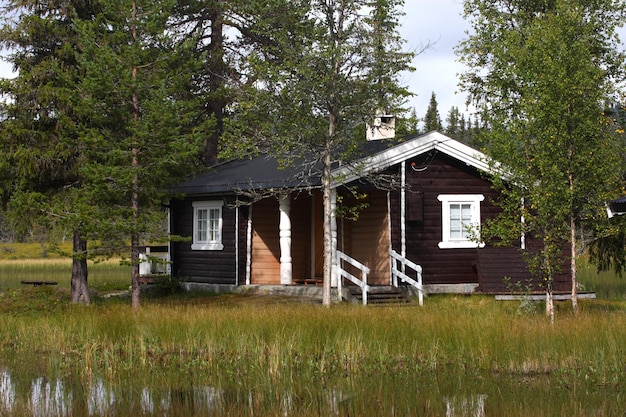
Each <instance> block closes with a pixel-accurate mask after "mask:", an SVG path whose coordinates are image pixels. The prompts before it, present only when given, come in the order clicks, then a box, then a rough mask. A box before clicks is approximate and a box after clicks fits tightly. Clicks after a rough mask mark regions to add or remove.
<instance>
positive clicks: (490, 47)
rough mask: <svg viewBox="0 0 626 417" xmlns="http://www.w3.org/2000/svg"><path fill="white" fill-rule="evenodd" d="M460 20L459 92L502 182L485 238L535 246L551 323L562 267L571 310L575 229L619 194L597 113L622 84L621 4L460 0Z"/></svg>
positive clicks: (607, 132)
mask: <svg viewBox="0 0 626 417" xmlns="http://www.w3.org/2000/svg"><path fill="white" fill-rule="evenodd" d="M465 17H466V18H467V19H468V20H469V22H470V24H471V26H472V29H473V33H471V34H470V35H469V37H468V38H467V39H466V40H464V41H463V42H462V43H461V44H460V46H459V49H458V52H459V54H460V56H461V59H462V61H464V63H465V64H466V65H467V66H468V67H469V70H468V71H467V72H466V73H465V74H464V75H463V77H462V86H463V88H464V89H465V90H466V91H467V92H468V93H469V98H470V100H471V102H472V103H473V104H474V105H475V106H476V108H477V109H478V111H479V113H480V116H481V120H482V121H483V122H484V123H485V124H486V127H487V129H485V130H483V131H482V132H481V133H482V138H481V139H482V140H483V142H482V143H485V144H486V148H485V151H486V153H487V154H488V155H489V156H490V157H491V158H493V160H497V161H499V162H500V163H502V164H503V165H504V166H505V167H506V169H507V174H508V175H509V176H508V181H507V183H506V184H505V183H503V182H500V183H499V184H498V185H499V186H500V189H501V190H502V191H503V199H502V200H501V201H500V203H501V205H502V207H503V213H502V215H501V216H500V217H499V218H498V219H497V220H496V221H495V222H494V223H492V224H491V225H490V226H491V227H490V229H491V233H492V234H495V235H497V236H498V237H500V238H505V240H507V241H515V240H517V241H519V238H520V236H522V235H526V236H529V237H533V238H535V239H537V240H538V241H540V242H541V247H540V248H538V250H537V252H536V253H535V254H534V255H533V256H532V257H531V266H533V269H534V271H535V272H536V273H537V274H538V275H539V276H540V277H541V278H542V280H543V282H544V285H545V289H546V296H547V303H546V313H547V314H548V315H549V316H550V318H551V320H554V308H553V302H552V300H553V284H554V279H555V277H556V276H557V274H558V273H560V272H562V266H563V265H564V263H565V262H567V263H568V264H569V270H570V272H571V276H572V287H571V299H572V307H573V310H574V312H577V311H578V302H577V275H576V247H577V234H576V230H577V227H578V226H579V225H581V224H585V223H590V222H591V223H592V222H593V221H594V219H595V218H597V216H598V215H599V213H601V211H602V210H603V206H604V201H606V199H607V198H608V197H609V196H610V195H611V193H615V192H616V191H618V190H619V180H620V178H619V176H620V175H619V174H620V173H621V164H623V161H621V160H620V155H622V151H621V146H622V143H621V141H620V140H618V139H617V137H616V136H615V135H614V132H613V129H612V125H611V124H610V123H607V120H606V118H605V116H604V115H603V112H602V106H603V104H604V102H606V101H607V100H610V99H611V98H612V94H613V93H614V91H613V86H615V85H617V83H619V82H620V81H622V80H623V65H624V57H623V55H622V54H620V53H619V52H618V51H619V49H618V46H619V41H618V39H617V36H616V32H615V31H616V29H617V28H618V27H619V26H620V25H621V24H622V22H623V19H624V3H623V2H622V1H613V0H599V1H593V2H588V1H578V0H536V1H530V2H520V1H517V0H498V1H486V0H467V1H466V2H465ZM496 181H498V179H496ZM522 201H523V202H524V203H523V204H522ZM520 218H523V219H524V222H521V221H520ZM488 229H489V227H488ZM566 245H567V246H568V247H569V250H568V251H566V252H567V255H565V254H564V251H563V248H564V246H566Z"/></svg>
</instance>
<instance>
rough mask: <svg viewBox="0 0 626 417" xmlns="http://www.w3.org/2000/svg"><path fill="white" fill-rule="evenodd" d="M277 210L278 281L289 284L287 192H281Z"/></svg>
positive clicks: (290, 274)
mask: <svg viewBox="0 0 626 417" xmlns="http://www.w3.org/2000/svg"><path fill="white" fill-rule="evenodd" d="M278 203H279V205H278V210H279V212H280V223H279V229H280V235H279V236H280V283H281V285H289V284H291V282H292V266H291V219H290V218H289V211H290V210H291V197H290V195H289V194H282V195H281V196H280V198H279V200H278Z"/></svg>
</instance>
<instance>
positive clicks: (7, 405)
mask: <svg viewBox="0 0 626 417" xmlns="http://www.w3.org/2000/svg"><path fill="white" fill-rule="evenodd" d="M24 382H25V381H20V382H18V381H17V380H16V378H15V377H14V376H12V375H11V373H10V371H9V369H8V368H0V415H14V414H20V415H26V416H34V417H70V416H93V417H100V416H127V415H136V414H139V415H146V416H167V415H227V414H228V412H227V410H232V409H233V408H234V407H241V406H243V409H244V410H245V409H246V408H247V411H246V412H244V414H247V415H257V414H259V413H258V411H259V410H268V404H267V403H270V406H269V407H276V408H278V410H274V411H278V413H275V412H271V413H270V414H272V415H282V416H292V415H299V411H298V410H299V408H300V407H301V406H302V403H303V402H307V400H306V399H304V398H302V396H301V395H297V394H296V393H294V392H290V391H282V392H281V393H280V395H278V396H277V395H276V393H275V392H272V389H271V387H264V388H262V389H260V390H256V391H255V390H231V391H230V392H227V391H225V390H223V389H220V388H216V387H212V386H199V387H193V388H190V389H185V390H176V389H172V388H166V389H155V388H150V387H147V386H145V387H142V388H140V389H139V390H133V389H132V388H131V387H124V388H121V387H113V386H111V385H110V384H109V383H108V382H107V381H106V380H104V379H102V378H93V380H92V381H91V382H90V383H89V384H87V385H86V386H84V387H82V386H78V385H79V384H77V385H75V386H72V385H71V384H69V383H66V382H64V381H63V380H62V379H58V378H47V377H37V378H35V379H33V380H32V381H31V382H30V384H28V383H24ZM19 387H21V388H19ZM116 389H117V391H116ZM122 390H124V391H122ZM314 396H315V397H317V398H319V399H321V400H322V402H323V403H325V404H324V405H323V407H322V408H323V409H324V410H325V411H324V412H323V413H322V414H324V415H335V416H339V415H343V414H345V413H343V412H342V409H345V407H346V406H347V404H349V401H350V399H351V396H350V395H348V394H346V393H345V392H343V391H342V390H340V389H337V388H329V389H328V390H325V391H322V392H321V393H317V394H315V395H314ZM276 397H278V401H275V400H276ZM309 400H310V399H309ZM314 408H317V407H314ZM344 411H345V410H344Z"/></svg>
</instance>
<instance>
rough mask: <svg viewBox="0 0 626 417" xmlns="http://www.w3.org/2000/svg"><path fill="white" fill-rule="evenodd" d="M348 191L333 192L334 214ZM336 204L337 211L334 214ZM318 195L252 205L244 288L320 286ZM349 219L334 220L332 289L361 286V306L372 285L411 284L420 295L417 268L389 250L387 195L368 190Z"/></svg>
mask: <svg viewBox="0 0 626 417" xmlns="http://www.w3.org/2000/svg"><path fill="white" fill-rule="evenodd" d="M350 199H351V194H350V193H349V192H348V191H343V192H342V191H341V190H339V191H335V192H334V193H333V197H332V201H333V207H334V210H333V212H335V213H340V214H341V213H345V212H346V210H343V209H342V207H341V204H346V205H348V204H351V203H352V202H350ZM337 201H339V202H340V203H339V209H338V210H337ZM322 203H323V202H322V196H321V193H320V192H319V191H314V192H310V193H309V192H306V193H304V192H299V193H297V192H294V193H291V194H284V195H282V196H280V197H279V198H266V199H263V200H261V201H258V202H256V203H254V204H253V205H252V206H251V210H250V219H249V222H248V226H247V227H248V230H247V236H248V238H247V242H246V247H247V265H248V267H247V268H246V280H245V283H246V284H247V285H284V286H288V285H289V286H293V285H305V286H306V285H308V286H321V285H322V279H323V264H324V262H323V260H324V259H323V257H324V250H323V249H324V245H323V212H322V207H323V204H322ZM359 203H360V205H361V206H362V207H361V208H360V209H359V210H358V212H356V213H353V215H352V216H343V215H339V216H338V217H335V216H333V217H332V222H331V230H332V245H333V254H334V256H333V268H332V282H331V286H332V287H333V288H336V289H337V294H338V295H339V297H341V294H342V293H343V291H342V287H346V286H352V287H358V288H360V290H361V292H362V300H363V303H364V304H366V303H367V293H368V292H369V291H370V289H371V288H372V287H384V286H390V287H391V286H393V287H398V285H399V284H400V283H402V282H409V283H410V284H411V285H414V286H415V287H417V288H419V289H420V291H418V293H419V295H420V301H421V299H422V291H421V284H422V281H421V268H420V267H419V266H418V265H415V264H413V263H412V262H410V261H408V260H407V259H405V258H403V257H402V256H401V255H399V254H397V253H395V252H394V251H392V250H391V226H390V215H389V200H388V192H387V191H382V190H376V189H372V190H367V193H366V197H365V198H364V200H363V201H359Z"/></svg>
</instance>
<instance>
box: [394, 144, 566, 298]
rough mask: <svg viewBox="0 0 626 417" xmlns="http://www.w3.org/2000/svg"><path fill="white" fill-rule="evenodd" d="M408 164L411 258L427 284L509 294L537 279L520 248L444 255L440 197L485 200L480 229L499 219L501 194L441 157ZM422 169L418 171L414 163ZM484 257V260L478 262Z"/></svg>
mask: <svg viewBox="0 0 626 417" xmlns="http://www.w3.org/2000/svg"><path fill="white" fill-rule="evenodd" d="M425 161H426V163H424V158H420V160H417V159H416V160H415V161H411V160H409V161H407V170H406V172H407V184H408V185H409V186H410V190H409V191H407V198H406V210H407V212H406V217H407V222H406V250H407V257H408V258H409V259H410V260H412V261H413V262H416V263H417V264H419V265H421V266H422V268H423V279H424V283H425V284H461V283H476V284H480V287H479V290H480V291H483V292H506V291H508V288H509V287H510V284H507V283H506V281H505V279H504V278H505V277H510V278H511V281H513V282H515V281H516V280H521V281H524V282H525V281H526V280H529V279H532V275H531V273H530V272H529V271H528V268H527V267H526V264H525V262H524V260H523V258H522V255H521V253H522V252H520V248H519V246H517V247H508V248H499V247H489V246H487V247H485V248H480V249H476V248H469V249H440V248H439V247H438V244H439V242H440V241H441V240H442V214H441V207H442V206H441V204H442V203H441V202H440V201H439V200H438V199H437V197H438V196H439V195H440V194H482V195H484V196H485V199H484V201H482V202H481V205H480V215H481V223H484V222H485V220H486V219H487V218H492V217H494V216H495V215H496V214H497V213H498V212H499V209H498V208H497V207H496V206H495V205H494V204H493V201H494V199H496V198H497V196H498V192H497V191H496V190H495V189H493V187H492V185H491V183H490V182H489V181H488V180H487V179H486V178H484V177H483V176H482V174H481V173H480V172H479V171H478V170H477V169H475V168H473V167H470V166H467V165H466V164H464V163H462V162H460V161H458V160H456V159H453V158H450V157H448V156H446V155H441V154H440V155H436V156H435V157H434V158H433V159H432V160H431V159H429V158H426V159H425ZM412 162H415V166H416V167H418V168H419V169H413V168H412V167H411V163H412ZM391 213H392V224H391V228H392V236H393V238H392V245H393V248H394V249H395V250H396V251H399V250H400V245H401V242H400V195H399V193H398V192H394V193H392V196H391ZM479 254H480V255H481V256H479ZM568 280H569V276H568V275H567V274H561V275H559V277H558V279H557V283H556V285H555V289H556V288H564V287H566V286H567V285H568V284H567V283H568Z"/></svg>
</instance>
